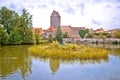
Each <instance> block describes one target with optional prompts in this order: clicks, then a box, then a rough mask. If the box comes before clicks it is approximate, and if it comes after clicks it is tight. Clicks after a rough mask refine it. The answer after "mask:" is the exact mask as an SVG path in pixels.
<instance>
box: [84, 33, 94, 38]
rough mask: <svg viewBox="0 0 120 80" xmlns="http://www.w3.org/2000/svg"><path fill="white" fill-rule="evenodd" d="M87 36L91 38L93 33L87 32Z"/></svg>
mask: <svg viewBox="0 0 120 80" xmlns="http://www.w3.org/2000/svg"><path fill="white" fill-rule="evenodd" d="M86 37H87V38H93V37H94V35H93V34H92V33H89V34H87V36H86Z"/></svg>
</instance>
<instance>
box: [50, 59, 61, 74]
mask: <svg viewBox="0 0 120 80" xmlns="http://www.w3.org/2000/svg"><path fill="white" fill-rule="evenodd" d="M49 66H50V69H51V71H52V74H55V73H56V72H57V70H58V69H59V66H60V60H59V59H49Z"/></svg>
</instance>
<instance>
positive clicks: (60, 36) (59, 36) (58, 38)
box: [56, 26, 63, 44]
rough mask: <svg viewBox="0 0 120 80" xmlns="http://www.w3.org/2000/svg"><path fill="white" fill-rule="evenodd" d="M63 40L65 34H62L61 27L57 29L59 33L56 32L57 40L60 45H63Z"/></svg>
mask: <svg viewBox="0 0 120 80" xmlns="http://www.w3.org/2000/svg"><path fill="white" fill-rule="evenodd" d="M62 38H63V34H62V30H61V27H60V26H59V27H58V28H57V32H56V40H57V41H58V42H59V43H60V44H62V42H63V40H62Z"/></svg>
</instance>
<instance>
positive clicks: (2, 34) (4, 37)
mask: <svg viewBox="0 0 120 80" xmlns="http://www.w3.org/2000/svg"><path fill="white" fill-rule="evenodd" d="M8 40H9V35H8V33H7V32H6V31H5V30H4V29H3V27H2V26H1V25H0V44H2V45H5V44H7V42H8Z"/></svg>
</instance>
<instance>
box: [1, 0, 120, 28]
mask: <svg viewBox="0 0 120 80" xmlns="http://www.w3.org/2000/svg"><path fill="white" fill-rule="evenodd" d="M2 6H6V7H7V8H9V9H12V10H15V11H16V12H18V13H19V14H21V10H22V9H23V8H25V9H27V10H28V12H29V13H30V14H31V15H33V27H42V28H43V29H47V28H48V27H50V15H51V13H52V11H53V10H56V11H58V12H59V13H60V16H61V25H71V26H74V27H86V28H93V29H98V28H101V27H102V28H104V29H105V30H108V29H113V28H120V0H0V7H2Z"/></svg>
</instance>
